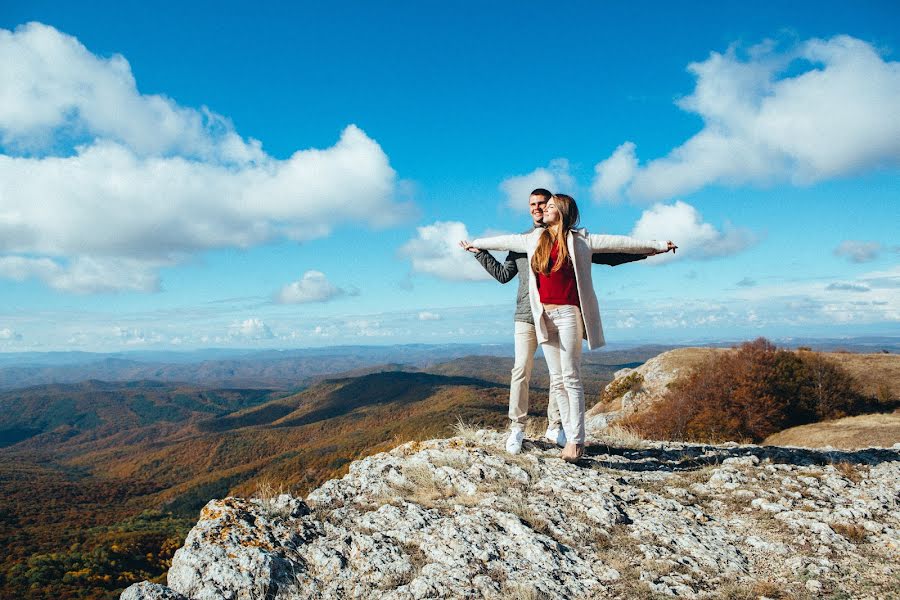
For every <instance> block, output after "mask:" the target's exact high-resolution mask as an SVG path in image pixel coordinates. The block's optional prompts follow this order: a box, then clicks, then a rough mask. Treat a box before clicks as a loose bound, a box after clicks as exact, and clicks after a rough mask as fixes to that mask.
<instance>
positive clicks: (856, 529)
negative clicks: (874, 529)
mask: <svg viewBox="0 0 900 600" xmlns="http://www.w3.org/2000/svg"><path fill="white" fill-rule="evenodd" d="M831 529H833V530H834V532H835V533H837V534H839V535H842V536H844V537H845V538H847V539H848V540H850V541H851V542H853V543H854V544H863V543H865V541H866V540H867V539H868V536H869V532H867V531H866V528H865V527H863V526H862V525H857V524H856V523H834V524H833V525H832V526H831Z"/></svg>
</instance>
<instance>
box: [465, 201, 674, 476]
mask: <svg viewBox="0 0 900 600" xmlns="http://www.w3.org/2000/svg"><path fill="white" fill-rule="evenodd" d="M544 225H545V228H539V229H535V230H534V231H533V232H532V233H528V234H522V235H501V236H496V237H490V238H481V239H477V240H473V241H472V242H471V243H469V242H467V241H465V240H463V241H461V242H460V246H462V247H463V248H465V249H467V250H469V249H480V250H506V251H512V252H525V253H526V254H527V255H528V259H529V261H530V263H531V274H530V277H529V281H528V286H529V295H530V300H531V312H532V314H533V316H534V323H535V331H536V333H537V338H538V341H539V342H540V344H541V348H542V350H543V352H544V357H545V358H546V359H547V368H548V370H549V371H550V394H551V396H552V397H555V398H557V399H558V404H559V412H560V417H561V418H562V422H563V428H564V430H565V433H566V439H567V440H568V443H567V444H566V447H565V448H564V449H563V451H562V458H563V459H564V460H566V461H569V462H574V461H576V460H578V459H579V458H581V456H582V454H583V452H584V386H583V385H582V383H581V340H582V338H583V337H585V338H587V341H588V347H589V348H590V349H591V350H593V349H595V348H599V347H600V346H602V345H603V344H604V343H605V341H604V339H603V326H602V324H601V322H600V309H599V308H598V306H597V296H596V294H595V293H594V286H593V283H592V281H591V254H592V253H593V252H629V253H633V254H650V255H652V254H659V253H662V252H668V251H669V250H672V251H673V252H674V251H675V248H676V246H675V245H674V244H673V243H672V242H657V241H642V240H636V239H633V238H630V237H626V236H620V235H597V234H589V233H587V231H586V230H584V229H576V227H577V225H578V206H577V205H576V204H575V199H574V198H572V197H571V196H567V195H565V194H556V195H554V196H552V197H551V198H550V201H549V202H547V206H546V208H545V209H544Z"/></svg>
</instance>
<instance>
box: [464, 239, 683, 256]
mask: <svg viewBox="0 0 900 600" xmlns="http://www.w3.org/2000/svg"><path fill="white" fill-rule="evenodd" d="M670 243H671V242H670ZM459 247H460V248H462V249H463V250H466V251H468V252H471V253H472V254H478V253H479V252H481V250H479V249H478V248H476V247H475V246H473V245H472V244H470V243H469V240H460V241H459Z"/></svg>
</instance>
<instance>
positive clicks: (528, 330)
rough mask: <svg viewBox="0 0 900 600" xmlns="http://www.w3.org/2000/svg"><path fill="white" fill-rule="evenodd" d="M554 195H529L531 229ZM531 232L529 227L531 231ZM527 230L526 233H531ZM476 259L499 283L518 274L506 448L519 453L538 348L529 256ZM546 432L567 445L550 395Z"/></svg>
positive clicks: (615, 261) (604, 257) (598, 257)
mask: <svg viewBox="0 0 900 600" xmlns="http://www.w3.org/2000/svg"><path fill="white" fill-rule="evenodd" d="M550 196H552V194H551V193H550V192H549V191H548V190H545V189H544V188H538V189H536V190H534V191H533V192H531V195H530V196H529V198H528V208H529V211H530V212H531V219H532V229H534V228H536V227H543V218H544V207H545V206H546V204H547V201H548V200H550ZM529 231H530V230H529ZM529 231H525V232H523V233H529ZM471 251H472V252H475V258H476V259H477V260H478V262H480V263H481V266H482V267H484V269H485V270H486V271H487V272H488V273H490V274H491V276H492V277H493V278H494V279H496V280H497V281H499V282H500V283H507V282H509V281H511V280H512V278H513V277H515V276H516V274H518V275H519V292H518V295H517V297H516V313H515V316H514V320H515V336H514V340H515V363H514V365H513V369H512V377H511V379H510V383H509V420H510V424H509V428H510V434H509V438H508V439H507V440H506V451H507V452H509V453H510V454H518V453H519V452H521V451H522V440H523V439H524V438H525V431H524V430H525V419H526V417H527V416H528V384H529V382H530V381H531V369H532V367H533V366H534V353H535V351H536V350H537V346H538V343H537V336H536V334H535V331H534V317H533V316H532V315H531V305H530V303H529V298H528V271H529V270H530V269H531V266H530V265H529V264H528V257H527V256H525V254H521V253H518V252H510V253H509V254H507V255H506V259H505V260H504V261H503V263H500V262H499V261H498V260H497V259H496V258H494V257H493V256H492V255H491V254H490V253H489V252H485V251H483V250H478V251H476V250H475V249H472V250H471ZM644 258H646V256H645V255H643V254H601V253H597V254H594V255H593V256H592V257H591V262H593V263H595V264H600V265H610V266H615V265H620V264H622V263H626V262H632V261H635V260H642V259H644ZM547 424H548V426H547V432H546V433H545V436H546V438H547V439H548V440H549V441H551V442H553V443H555V444H557V445H558V446H559V447H564V446H565V445H566V434H565V432H564V431H563V427H562V421H561V419H560V416H559V408H558V406H557V403H556V399H555V398H553V397H551V398H550V399H549V401H548V402H547Z"/></svg>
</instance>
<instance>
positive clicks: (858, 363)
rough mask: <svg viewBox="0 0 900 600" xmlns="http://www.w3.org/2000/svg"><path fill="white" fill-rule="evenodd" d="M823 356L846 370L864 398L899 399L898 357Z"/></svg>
mask: <svg viewBox="0 0 900 600" xmlns="http://www.w3.org/2000/svg"><path fill="white" fill-rule="evenodd" d="M823 355H824V356H826V357H827V358H830V359H831V360H833V361H835V362H836V363H838V364H840V365H841V366H842V367H844V368H845V369H847V371H849V372H850V374H851V375H853V377H855V378H856V380H857V381H858V382H859V385H860V388H861V390H860V391H861V392H862V393H863V394H865V395H866V396H879V395H889V396H890V397H891V398H900V355H898V354H854V353H851V352H826V353H823Z"/></svg>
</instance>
